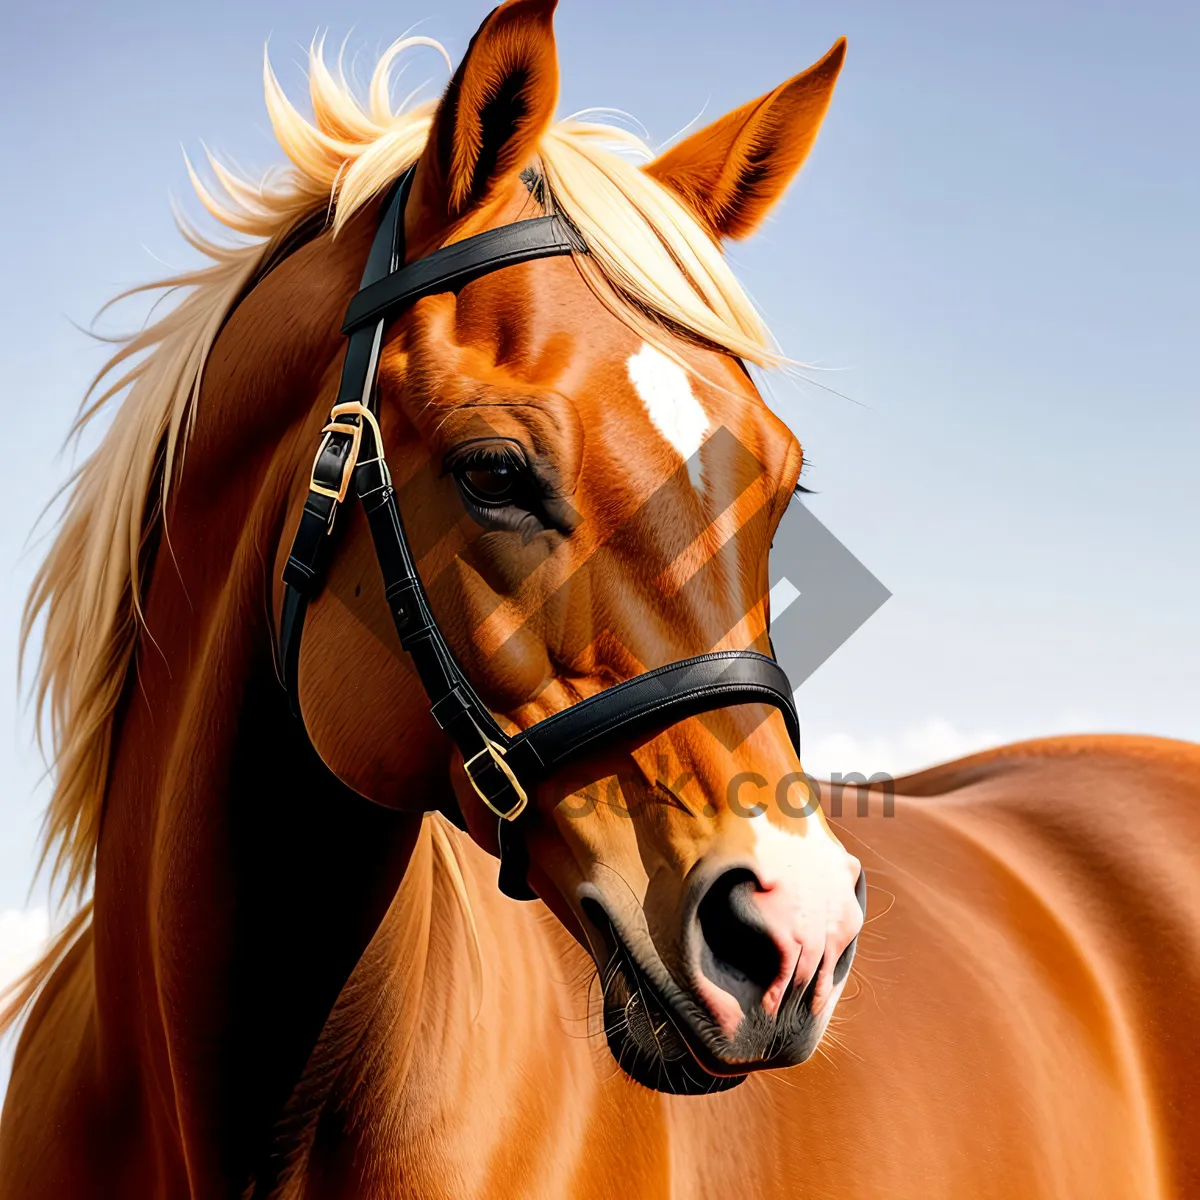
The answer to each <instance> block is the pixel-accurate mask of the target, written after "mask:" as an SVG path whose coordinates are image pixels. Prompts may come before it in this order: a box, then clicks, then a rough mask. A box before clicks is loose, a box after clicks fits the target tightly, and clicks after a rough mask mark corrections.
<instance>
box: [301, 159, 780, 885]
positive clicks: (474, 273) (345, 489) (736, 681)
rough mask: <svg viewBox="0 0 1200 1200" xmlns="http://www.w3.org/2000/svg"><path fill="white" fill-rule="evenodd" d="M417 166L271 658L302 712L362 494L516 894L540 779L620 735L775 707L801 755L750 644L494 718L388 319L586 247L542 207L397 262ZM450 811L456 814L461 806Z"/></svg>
mask: <svg viewBox="0 0 1200 1200" xmlns="http://www.w3.org/2000/svg"><path fill="white" fill-rule="evenodd" d="M414 171H415V168H410V170H409V171H408V172H407V173H406V174H405V175H404V176H403V178H402V179H401V180H400V181H399V182H398V183H397V185H396V186H395V187H394V189H393V190H392V193H391V195H390V196H389V197H388V199H387V200H386V202H385V204H384V213H383V220H382V222H381V223H380V226H379V230H378V232H377V233H376V235H375V240H374V242H373V243H372V245H371V250H370V253H369V255H368V257H367V266H366V270H365V271H364V272H363V279H362V287H361V289H360V290H359V292H358V294H357V295H356V296H355V297H354V299H353V300H352V301H351V303H350V307H349V309H348V311H347V313H346V320H345V323H344V324H343V326H342V331H343V333H345V334H347V335H348V337H349V344H348V345H347V347H346V359H345V363H344V365H343V367H342V379H341V386H340V388H339V390H338V397H337V403H336V404H335V405H334V406H333V409H332V412H331V414H330V420H329V423H328V424H326V426H325V427H324V429H323V431H322V434H323V436H322V440H321V444H320V447H319V449H318V450H317V456H316V460H315V462H314V463H313V469H312V477H311V480H310V483H309V491H308V497H307V499H306V500H305V503H304V510H303V513H302V514H301V517H300V525H299V528H298V529H297V530H296V536H295V540H294V541H293V543H292V550H291V554H290V556H289V557H288V561H287V566H286V568H285V569H284V572H283V581H284V584H285V585H286V586H285V590H284V599H283V613H282V618H281V621H280V630H279V651H280V653H279V658H280V663H281V670H282V675H283V681H284V685H285V686H286V688H287V691H288V695H289V697H290V701H291V705H292V710H293V711H294V712H295V714H296V715H297V716H298V717H299V716H300V698H299V686H298V667H299V662H300V639H301V634H302V633H303V630H304V617H305V613H306V611H307V608H308V602H309V600H310V598H311V597H313V596H315V595H316V594H317V592H318V591H319V590H320V588H321V585H322V582H323V578H324V573H325V568H326V567H327V565H328V562H329V557H330V553H331V548H332V543H333V540H334V539H333V538H332V537H331V534H332V532H333V530H334V524H335V518H336V516H337V511H338V508H339V506H340V505H342V504H344V503H345V502H346V501H347V500H349V499H350V498H351V497H352V496H357V497H358V499H359V500H360V501H361V502H362V505H363V509H364V511H365V512H366V515H367V520H368V522H369V524H370V527H371V536H372V539H373V541H374V543H375V553H376V556H377V557H378V559H379V566H380V569H381V571H382V572H383V583H384V591H385V595H386V597H387V604H388V608H389V609H390V610H391V614H392V619H393V621H394V622H395V625H396V632H397V633H398V634H399V635H400V645H401V648H402V649H403V650H404V651H405V652H406V653H407V654H408V655H409V656H410V657H411V659H412V662H413V666H414V667H415V668H416V671H417V674H418V676H419V677H420V679H421V683H422V685H423V686H424V688H425V692H426V695H427V696H428V697H429V703H430V711H431V713H432V715H433V719H434V720H435V721H436V722H437V724H438V726H439V727H440V728H441V729H443V730H444V731H445V732H446V734H447V735H448V736H449V737H450V739H451V741H453V742H454V744H455V745H456V746H457V747H458V748H459V750H460V751H461V752H462V756H463V763H464V766H465V768H466V773H467V779H468V780H469V781H470V783H471V786H472V787H473V788H474V789H475V791H476V793H477V794H478V796H479V798H480V799H481V800H482V801H483V803H484V804H485V805H487V807H488V808H489V809H491V811H492V812H493V813H495V814H496V816H497V817H498V818H499V845H500V854H501V858H500V887H501V890H502V891H504V892H505V894H506V895H509V896H512V897H513V898H515V899H533V898H535V894H534V892H533V891H532V889H531V888H530V887H529V884H528V881H527V879H526V874H527V870H528V865H529V858H528V850H527V849H526V846H525V839H524V837H523V835H522V832H521V826H522V824H523V822H525V821H528V819H529V813H530V806H529V796H530V794H531V792H532V790H533V789H534V787H535V786H536V785H537V784H538V783H539V782H540V781H541V780H544V779H546V778H548V777H550V776H551V775H553V774H555V773H556V772H557V771H560V770H562V769H563V768H564V767H565V766H566V765H567V764H568V763H569V762H571V761H572V760H573V759H577V758H580V757H582V756H583V755H585V754H588V753H593V752H595V751H596V750H597V749H598V748H600V747H601V746H603V745H605V744H607V743H612V742H614V741H616V740H617V739H619V738H628V737H629V736H630V735H631V734H636V733H638V732H641V733H647V732H649V731H651V730H654V729H661V728H665V727H666V726H668V725H671V724H674V723H675V722H677V721H681V720H683V719H684V718H685V717H691V716H695V715H696V714H698V713H702V712H708V711H711V710H713V709H718V708H725V707H727V706H729V705H734V704H747V703H754V702H758V703H765V704H771V705H774V706H775V707H776V708H777V709H778V710H779V711H780V712H781V713H782V714H783V720H784V723H785V724H786V726H787V730H788V735H789V736H790V738H791V740H792V744H793V745H794V746H795V748H796V752H797V753H799V750H800V723H799V720H798V718H797V716H796V707H795V704H794V702H793V700H792V688H791V684H789V683H788V679H787V676H786V675H785V674H784V672H783V669H782V668H781V667H780V666H779V664H778V663H777V662H776V661H775V660H774V659H773V658H768V657H767V656H766V655H763V654H758V653H757V652H755V651H753V650H724V651H718V652H715V653H711V654H699V655H696V656H695V657H693V658H685V659H683V660H681V661H679V662H674V663H670V664H668V665H667V666H664V667H659V668H658V669H657V670H653V671H649V672H647V673H646V674H644V675H638V676H635V677H634V678H633V679H629V680H626V681H625V682H624V683H619V684H615V685H614V686H613V687H610V688H607V689H606V690H604V691H602V692H599V693H597V694H596V695H594V696H589V697H588V698H587V699H586V700H582V701H580V702H579V703H578V704H573V705H571V706H570V707H569V708H565V709H563V710H562V711H561V712H557V713H555V714H554V715H553V716H550V717H547V718H546V719H545V720H542V721H538V722H537V724H535V725H532V726H530V727H529V728H528V729H524V730H522V731H521V732H520V733H517V734H515V735H510V734H508V733H506V732H505V731H504V730H503V729H502V728H501V727H500V725H499V724H498V722H497V721H496V719H495V717H494V716H493V715H492V714H491V712H490V711H489V710H488V709H487V707H486V706H485V705H484V703H483V701H482V700H481V699H480V698H479V696H478V694H477V693H476V691H475V689H474V688H473V687H472V686H471V682H470V680H469V679H467V677H466V675H465V674H464V672H463V670H462V668H461V667H460V666H459V664H458V662H457V660H456V659H455V657H454V653H453V651H452V650H451V649H450V646H449V645H448V644H447V642H446V639H445V638H444V637H443V636H442V631H441V630H440V629H439V628H438V624H437V621H436V619H435V618H434V615H433V612H432V610H431V609H430V606H429V600H428V598H427V597H426V594H425V589H424V587H423V586H422V584H421V579H420V577H419V575H418V574H417V568H416V564H415V562H414V560H413V554H412V550H411V549H410V547H409V544H408V539H407V537H406V536H405V533H404V522H403V521H402V520H401V517H400V511H399V508H398V507H397V504H396V493H395V490H394V489H393V487H392V480H391V475H390V474H389V472H388V467H387V462H386V461H385V458H384V447H383V441H382V438H381V436H380V432H379V424H378V421H377V420H376V415H375V414H376V411H377V401H376V397H375V395H374V383H375V376H376V371H377V368H378V364H379V351H380V346H381V345H382V342H383V333H384V327H385V325H386V324H387V322H388V321H389V320H390V319H391V318H393V317H395V316H396V314H397V313H398V312H399V311H400V310H401V309H403V308H405V307H407V306H408V305H410V304H413V303H415V302H416V301H417V300H419V299H421V298H422V297H423V296H430V295H433V294H435V293H438V292H447V291H452V290H454V289H456V288H459V287H461V286H462V285H464V284H466V283H468V282H469V281H470V280H472V279H477V278H478V277H479V276H481V275H485V274H487V273H489V272H491V271H497V270H500V269H501V268H503V267H506V266H511V265H513V264H516V263H523V262H530V261H532V260H533V259H537V258H546V257H550V256H554V255H564V254H586V253H587V246H586V245H585V244H584V242H583V240H582V238H581V237H580V235H579V233H578V232H577V231H576V230H575V229H574V228H572V226H571V225H570V224H569V223H568V222H566V221H565V220H563V219H562V218H561V217H558V216H543V217H537V218H534V219H533V220H526V221H518V222H515V223H514V224H511V225H506V226H503V227H502V228H499V229H491V230H488V231H487V232H485V233H480V234H477V235H476V236H474V237H470V238H466V239H464V240H463V241H460V242H455V243H453V244H452V245H449V246H445V247H443V248H442V249H441V250H436V251H434V252H433V253H432V254H429V255H427V256H426V257H425V258H422V259H418V260H417V261H416V262H412V263H408V264H407V265H405V264H404V208H405V204H406V201H407V199H408V193H409V189H410V188H411V185H412V179H413V174H414ZM453 816H454V817H455V818H456V819H457V820H458V821H460V822H461V821H462V814H461V813H457V812H456V813H454V814H453Z"/></svg>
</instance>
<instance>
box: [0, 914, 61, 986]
mask: <svg viewBox="0 0 1200 1200" xmlns="http://www.w3.org/2000/svg"><path fill="white" fill-rule="evenodd" d="M49 936H50V916H49V914H48V913H47V912H46V910H45V909H44V908H27V909H20V908H8V909H5V910H4V911H3V912H0V992H2V991H3V990H4V989H5V988H6V987H8V985H9V984H10V983H12V982H13V981H14V980H15V979H17V978H18V976H20V975H21V974H22V973H23V972H24V971H26V970H27V969H28V968H29V967H31V966H33V963H34V960H35V959H36V958H37V956H38V955H39V954H40V953H41V952H42V947H43V946H45V944H46V938H47V937H49Z"/></svg>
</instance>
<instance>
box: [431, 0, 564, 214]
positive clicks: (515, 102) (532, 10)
mask: <svg viewBox="0 0 1200 1200" xmlns="http://www.w3.org/2000/svg"><path fill="white" fill-rule="evenodd" d="M556 3H557V0H507V3H505V4H501V5H500V6H499V8H495V9H493V10H492V12H491V13H489V15H488V16H487V18H486V19H485V20H484V22H483V24H482V25H481V26H480V27H479V29H478V30H477V31H476V33H475V36H474V37H473V38H472V39H471V44H470V46H468V47H467V53H466V55H465V57H464V58H463V60H462V62H461V63H460V64H459V67H458V70H457V71H456V72H455V73H454V78H453V79H451V81H450V84H449V86H448V87H447V88H446V92H445V94H444V95H443V96H442V100H441V104H440V105H439V106H438V110H437V113H436V115H435V116H434V119H433V128H432V129H431V130H430V134H429V141H428V143H427V145H426V148H425V151H424V153H423V155H422V157H421V166H420V168H419V171H418V175H419V178H420V192H421V199H422V203H423V204H428V205H430V206H432V207H434V208H435V209H437V210H440V211H441V212H442V213H443V214H444V215H445V217H446V218H447V219H449V220H455V219H457V218H458V217H461V216H462V215H463V214H464V213H467V212H469V211H470V210H471V209H472V208H474V207H475V206H476V205H478V204H480V203H482V202H483V201H484V200H486V199H487V197H488V195H489V193H490V192H491V191H492V190H493V188H494V187H495V185H496V184H497V183H498V182H499V181H501V180H502V179H504V178H506V177H507V176H509V175H511V174H513V173H514V172H516V171H518V170H520V169H521V168H522V167H523V166H524V165H525V163H526V162H527V161H528V159H529V156H530V155H531V154H532V153H533V151H534V149H535V148H536V146H537V144H538V141H539V139H540V138H541V136H542V134H543V132H544V131H545V130H546V128H547V127H548V126H549V124H550V122H551V120H552V119H553V117H554V108H555V105H556V104H557V103H558V54H557V52H556V50H555V46H554V27H553V19H554V9H555V5H556Z"/></svg>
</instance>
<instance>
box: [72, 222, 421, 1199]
mask: <svg viewBox="0 0 1200 1200" xmlns="http://www.w3.org/2000/svg"><path fill="white" fill-rule="evenodd" d="M362 240H363V238H362V236H355V234H354V231H350V232H349V233H348V234H347V235H346V236H345V238H344V240H343V239H341V238H339V241H338V244H337V246H336V247H334V246H332V245H330V244H329V242H328V240H327V239H324V238H322V239H318V242H317V243H314V244H313V245H311V246H309V247H305V248H304V249H303V250H301V251H299V252H298V253H297V254H296V255H295V256H294V259H295V261H293V260H289V261H288V262H285V263H284V264H283V265H282V266H281V267H280V268H279V269H278V270H277V271H276V272H275V273H274V274H273V275H272V276H270V277H268V279H267V280H266V281H264V282H263V283H262V284H260V285H259V287H258V288H256V289H255V291H254V292H252V293H251V294H250V295H249V296H248V297H247V298H246V300H244V301H243V302H242V304H241V305H240V306H239V307H238V309H237V310H235V312H234V313H233V314H232V316H231V318H230V320H229V322H228V323H227V325H226V327H225V329H224V331H223V333H222V335H221V337H220V338H219V339H218V342H217V344H216V346H215V347H214V350H213V353H212V355H211V356H210V360H209V364H208V367H207V369H206V372H205V380H204V386H203V390H202V394H201V396H200V399H199V403H198V410H197V424H196V429H195V433H194V435H193V440H192V442H191V444H190V446H189V449H188V454H187V459H186V465H185V469H184V470H183V472H182V475H181V477H180V479H179V481H178V483H177V484H176V485H175V488H174V491H173V497H172V502H171V506H170V510H169V514H168V525H167V529H168V533H169V545H168V543H167V541H166V540H163V541H162V543H161V544H160V545H159V547H158V550H157V553H156V556H155V557H156V561H155V563H154V565H153V567H152V569H151V573H150V579H149V583H148V586H147V588H146V594H145V597H144V608H145V614H146V622H147V628H148V634H149V636H148V637H144V638H143V639H142V643H141V646H140V649H139V652H138V655H137V661H136V666H135V670H134V671H133V672H131V673H130V678H129V680H128V681H127V684H126V694H125V698H124V702H123V707H122V712H121V715H120V719H119V721H118V723H117V730H116V732H115V734H114V742H113V756H112V763H111V771H110V775H109V783H108V790H107V794H106V800H105V812H104V824H103V832H102V837H101V841H100V846H99V851H98V855H97V869H96V884H95V917H94V921H95V930H96V980H97V1015H98V1030H99V1037H100V1040H101V1054H100V1058H99V1061H100V1062H101V1063H103V1064H104V1069H105V1070H106V1071H108V1072H109V1073H110V1075H109V1078H107V1079H106V1080H105V1081H104V1084H105V1085H106V1086H107V1087H108V1088H109V1089H110V1090H115V1091H117V1092H119V1093H120V1094H121V1097H122V1099H123V1100H124V1101H125V1102H126V1103H133V1104H137V1105H139V1106H140V1108H141V1110H142V1122H143V1124H144V1125H145V1126H146V1127H147V1128H148V1129H150V1130H153V1134H152V1137H153V1139H154V1140H155V1141H157V1142H158V1143H159V1144H160V1146H165V1147H168V1148H170V1149H168V1152H167V1156H166V1157H167V1159H168V1160H169V1162H170V1163H173V1164H174V1165H173V1167H172V1166H168V1167H167V1168H166V1169H168V1170H172V1169H173V1170H175V1171H176V1172H180V1171H183V1170H184V1169H185V1168H184V1167H183V1164H184V1163H185V1162H186V1173H187V1176H188V1185H189V1186H190V1188H191V1194H194V1195H226V1194H230V1192H231V1190H232V1188H233V1187H234V1186H235V1185H236V1182H237V1181H240V1180H242V1179H244V1178H245V1177H246V1175H247V1174H248V1172H249V1171H250V1170H251V1169H252V1166H253V1159H254V1157H255V1155H256V1154H257V1153H259V1152H261V1149H262V1147H263V1146H264V1145H265V1143H266V1140H267V1136H268V1133H269V1130H270V1127H271V1125H272V1122H273V1120H274V1118H275V1117H276V1115H277V1114H278V1112H279V1111H280V1110H281V1108H282V1106H283V1105H284V1102H285V1101H286V1099H287V1096H288V1095H289V1093H290V1091H291V1090H292V1087H293V1086H294V1084H295V1082H296V1080H297V1079H298V1078H299V1077H300V1075H301V1072H302V1070H303V1068H304V1064H305V1062H306V1060H307V1059H308V1057H309V1054H310V1052H311V1050H312V1048H313V1046H314V1044H315V1043H316V1041H317V1039H318V1036H319V1034H320V1031H321V1028H322V1026H323V1024H324V1022H325V1019H326V1017H327V1015H328V1013H329V1011H330V1009H331V1008H332V1006H333V1004H334V1002H335V1000H336V998H337V996H338V994H339V992H340V991H341V990H342V987H343V985H344V984H345V981H346V979H347V978H348V977H349V975H350V973H351V971H352V970H353V968H354V965H355V963H356V962H357V960H358V959H359V957H360V955H361V954H362V952H363V950H364V948H365V947H366V946H367V945H368V943H369V942H370V940H371V938H372V936H373V934H374V932H375V930H376V928H377V926H378V924H379V922H380V920H381V919H382V917H383V915H384V914H385V913H386V911H387V909H388V906H389V904H390V903H391V901H392V898H393V896H394V895H395V893H396V889H397V887H398V885H399V883H400V880H401V878H402V876H403V873H404V869H405V864H406V862H407V860H408V857H409V854H410V853H411V850H412V847H413V844H414V842H415V840H416V838H417V834H418V830H419V826H420V818H418V817H413V816H403V815H400V814H397V813H393V812H390V811H387V810H384V809H382V808H378V807H376V806H374V805H372V804H370V803H369V802H368V801H366V800H364V799H362V798H361V797H359V796H357V795H356V794H354V793H353V792H351V791H350V790H349V789H347V788H346V787H344V786H343V785H342V784H340V783H339V782H338V781H337V780H336V779H335V778H334V777H333V776H332V775H331V774H330V773H329V772H328V771H327V770H326V769H325V768H324V767H323V765H322V764H321V762H320V760H319V759H318V758H317V756H316V754H315V752H314V751H313V750H312V748H311V747H310V745H309V743H308V740H307V738H306V736H305V734H304V731H303V729H302V727H301V725H300V724H299V722H297V721H296V720H295V719H294V718H293V717H292V716H291V715H290V713H289V712H288V708H287V703H286V698H285V696H284V693H283V691H282V689H281V687H280V685H279V683H278V679H277V675H276V672H275V666H274V661H273V653H272V623H271V619H270V615H269V614H270V595H271V591H270V587H271V580H270V574H271V572H270V569H269V564H270V563H271V561H272V550H273V548H274V546H275V545H277V544H278V541H279V538H280V536H281V533H282V524H283V519H284V514H285V511H286V508H287V504H288V498H289V495H290V494H291V492H292V490H294V487H295V481H296V479H297V478H299V477H301V476H302V472H303V467H302V465H301V460H302V459H304V458H307V457H308V455H310V454H311V447H312V445H315V430H316V429H317V428H319V425H320V421H321V416H320V411H319V406H320V404H321V403H322V402H323V397H324V394H325V392H326V391H327V390H328V387H329V386H330V380H331V378H333V377H334V372H335V371H336V368H337V366H338V365H339V364H338V361H337V349H338V346H339V344H340V337H339V335H338V333H337V329H338V324H339V317H340V313H341V311H342V309H343V308H344V305H345V297H346V295H348V294H350V293H352V292H353V290H354V286H355V284H356V279H355V276H356V274H357V270H358V265H359V264H361V261H362V257H363V255H365V249H363V247H362V246H360V245H359V244H358V243H359V242H361V241H362ZM314 381H321V387H320V389H319V394H316V393H314ZM297 397H300V398H301V399H300V400H299V401H298V400H297ZM310 426H311V427H312V428H311V429H310V428H309V427H310ZM172 1151H173V1152H172Z"/></svg>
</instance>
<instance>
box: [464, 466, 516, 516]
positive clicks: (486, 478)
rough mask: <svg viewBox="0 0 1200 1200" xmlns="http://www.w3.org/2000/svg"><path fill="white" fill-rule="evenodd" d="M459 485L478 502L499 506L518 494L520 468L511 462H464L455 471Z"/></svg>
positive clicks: (488, 505) (491, 506)
mask: <svg viewBox="0 0 1200 1200" xmlns="http://www.w3.org/2000/svg"><path fill="white" fill-rule="evenodd" d="M455 474H456V475H457V476H458V482H459V486H460V487H461V488H462V489H463V491H465V492H466V493H467V495H468V496H469V497H470V498H471V499H472V500H474V501H475V503H477V504H482V505H485V506H487V507H489V508H497V507H500V506H502V505H505V504H511V503H512V501H513V499H514V498H515V496H516V492H517V482H518V477H519V474H520V472H519V470H518V468H517V467H516V465H515V464H513V463H511V462H490V463H478V464H474V465H472V464H471V463H464V464H463V465H462V466H461V467H459V469H458V470H457V471H456V472H455Z"/></svg>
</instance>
